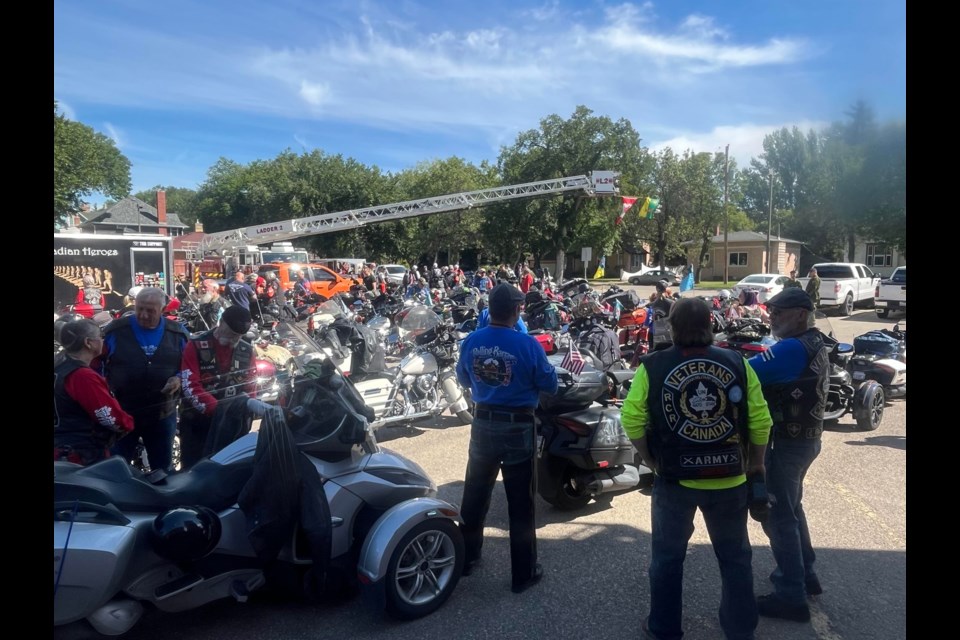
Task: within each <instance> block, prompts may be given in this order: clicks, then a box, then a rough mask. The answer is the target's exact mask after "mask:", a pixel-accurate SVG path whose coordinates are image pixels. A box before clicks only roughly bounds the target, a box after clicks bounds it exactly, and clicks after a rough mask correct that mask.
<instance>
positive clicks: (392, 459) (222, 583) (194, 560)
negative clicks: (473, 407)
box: [53, 364, 464, 635]
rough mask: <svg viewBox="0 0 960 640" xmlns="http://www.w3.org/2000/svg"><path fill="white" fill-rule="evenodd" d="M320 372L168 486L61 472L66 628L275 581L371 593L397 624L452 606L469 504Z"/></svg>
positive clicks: (314, 591) (58, 599)
mask: <svg viewBox="0 0 960 640" xmlns="http://www.w3.org/2000/svg"><path fill="white" fill-rule="evenodd" d="M311 374H312V376H315V377H307V376H304V377H301V378H298V379H296V381H295V384H293V385H292V386H291V388H290V395H289V396H285V407H286V409H285V410H283V409H280V408H270V409H267V410H266V412H265V415H264V416H263V421H262V424H261V429H260V431H259V432H256V433H250V434H247V435H245V436H243V437H241V438H240V439H239V440H236V441H234V442H233V443H231V444H230V445H228V446H227V447H225V448H224V449H222V450H221V451H219V452H217V453H216V454H214V455H213V456H212V457H210V458H209V459H205V460H202V461H201V462H199V463H198V464H197V465H196V466H194V467H193V468H192V469H191V470H190V471H188V472H185V473H181V474H175V475H172V476H170V477H168V478H166V479H165V480H164V481H163V482H164V484H162V485H157V486H155V485H151V484H149V483H147V482H145V481H144V479H143V477H142V476H141V475H140V474H139V473H138V472H137V471H136V470H135V469H134V468H133V467H131V466H130V465H128V464H127V463H126V462H125V461H123V460H122V459H119V458H108V459H107V460H104V461H103V462H99V463H97V464H94V465H91V466H89V467H81V466H79V465H75V464H71V463H65V462H55V463H54V507H53V519H54V524H53V530H54V541H53V562H54V596H53V603H54V616H53V623H54V626H55V627H56V626H60V625H65V624H68V623H72V622H75V621H78V620H84V619H85V620H87V621H88V622H89V623H90V624H91V625H92V626H93V627H94V629H96V630H97V631H98V632H99V633H101V634H104V635H120V634H122V633H125V632H127V631H129V630H130V629H131V628H132V627H133V626H134V625H135V624H136V623H137V621H138V620H139V619H140V617H141V615H142V613H143V611H144V605H145V604H147V605H154V606H155V607H156V608H157V609H160V610H161V611H166V612H179V611H187V610H191V609H194V608H197V607H200V606H202V605H204V604H206V603H209V602H212V601H215V600H219V599H226V598H231V597H232V598H234V599H235V600H237V601H238V602H245V601H246V600H247V599H248V597H249V595H250V594H251V593H252V592H254V591H256V590H259V589H262V588H264V587H266V588H271V587H272V588H278V589H289V590H291V591H293V592H294V594H296V595H298V596H304V595H306V596H321V597H322V596H325V595H329V596H331V597H336V596H338V595H342V593H343V592H345V591H352V590H353V589H355V588H359V590H360V591H361V592H362V594H363V595H364V596H365V600H367V601H368V602H374V603H377V604H378V605H379V606H380V607H382V609H383V610H385V611H386V612H387V613H388V614H389V615H391V616H393V617H396V618H399V619H413V618H419V617H422V616H425V615H428V614H430V613H432V612H433V611H435V610H436V609H438V608H439V607H440V606H441V605H443V603H444V602H445V601H446V600H447V599H448V598H449V597H450V595H451V593H452V592H453V590H454V588H455V587H456V585H457V583H458V581H459V578H460V573H461V570H462V567H463V561H464V547H463V539H462V534H461V531H460V525H461V524H462V519H461V517H460V514H459V511H458V509H457V507H455V506H454V505H451V504H449V503H447V502H445V501H443V500H440V499H438V498H437V497H436V494H437V487H436V484H435V483H434V482H433V481H432V480H431V479H430V478H429V477H428V476H427V475H426V473H425V472H424V470H423V469H422V468H421V467H420V466H419V465H417V464H416V463H415V462H412V461H410V460H407V459H406V458H404V457H402V456H400V455H399V454H396V453H393V452H391V451H388V450H384V449H381V448H380V447H379V445H378V444H377V441H376V438H375V436H374V429H373V427H372V426H371V423H370V421H369V419H370V418H371V417H372V414H371V413H370V412H369V409H368V408H366V407H365V406H364V405H363V401H362V399H361V398H360V396H359V394H358V393H357V391H356V389H355V388H354V387H353V386H352V385H351V384H350V381H349V380H347V379H345V378H344V377H343V376H342V375H340V374H339V372H337V371H336V369H335V367H333V366H332V364H329V365H327V364H323V365H321V366H319V367H317V370H316V371H311ZM264 475H269V476H270V477H272V478H275V479H276V482H278V483H279V484H283V485H285V486H282V487H281V486H277V487H274V486H273V484H272V483H271V485H270V486H264V485H263V482H262V478H263V477H264ZM316 476H319V477H316ZM291 478H292V479H293V480H291ZM314 478H315V481H313V479H314ZM321 479H322V480H321ZM290 482H293V483H294V484H293V486H286V485H288V484H289V483H290ZM321 482H322V484H321ZM265 489H269V490H270V491H265ZM274 489H276V490H274ZM281 489H282V490H281ZM247 492H251V493H252V494H253V496H254V497H253V499H252V502H251V499H250V495H251V493H247ZM291 495H292V496H299V497H300V498H299V499H301V500H303V502H302V504H304V505H308V506H305V507H302V508H297V505H296V504H294V503H296V501H297V500H298V498H297V497H294V498H292V501H293V502H291V507H292V511H293V514H295V515H293V517H292V518H291V520H292V522H287V524H288V525H289V526H283V524H282V523H281V526H275V525H277V520H272V519H271V516H272V515H273V514H274V513H275V512H274V511H271V509H276V511H277V512H283V513H286V511H283V510H284V509H285V508H286V507H284V506H283V505H284V504H286V503H285V500H286V501H290V500H291V499H290V497H289V496H291ZM245 496H247V497H245ZM258 500H259V501H258ZM267 502H269V503H270V504H266V503H267ZM245 509H246V511H245ZM261 515H264V516H265V517H266V518H267V520H266V523H263V522H261V521H260V520H259V517H260V516H261ZM254 521H256V523H257V525H258V526H257V527H253V526H252V525H253V523H254ZM263 524H267V525H271V526H261V525H263ZM272 527H273V528H272Z"/></svg>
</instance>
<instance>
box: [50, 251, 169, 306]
mask: <svg viewBox="0 0 960 640" xmlns="http://www.w3.org/2000/svg"><path fill="white" fill-rule="evenodd" d="M87 274H89V275H91V276H93V278H94V281H95V282H96V284H97V286H98V287H100V290H101V291H102V292H103V298H104V308H106V309H121V308H123V297H124V296H125V295H127V292H128V291H129V290H130V288H131V287H134V286H148V287H159V288H161V289H163V290H164V291H165V292H166V293H167V295H172V294H173V238H172V237H170V236H160V235H102V234H89V233H55V234H53V310H54V313H56V312H58V311H60V310H61V309H63V308H64V307H66V306H67V305H70V304H74V303H75V302H76V301H77V292H78V291H79V290H80V289H81V287H82V286H83V276H84V275H87Z"/></svg>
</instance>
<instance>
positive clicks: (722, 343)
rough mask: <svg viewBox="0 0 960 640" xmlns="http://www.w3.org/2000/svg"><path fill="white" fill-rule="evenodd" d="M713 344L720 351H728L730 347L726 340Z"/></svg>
mask: <svg viewBox="0 0 960 640" xmlns="http://www.w3.org/2000/svg"><path fill="white" fill-rule="evenodd" d="M714 344H715V345H717V346H718V347H720V348H721V349H728V348H729V347H730V343H729V342H727V341H726V340H717V341H716V342H715V343H714Z"/></svg>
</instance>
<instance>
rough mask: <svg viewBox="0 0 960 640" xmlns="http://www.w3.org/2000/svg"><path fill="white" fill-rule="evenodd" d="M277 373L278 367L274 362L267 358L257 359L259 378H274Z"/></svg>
mask: <svg viewBox="0 0 960 640" xmlns="http://www.w3.org/2000/svg"><path fill="white" fill-rule="evenodd" d="M275 375H277V368H276V367H275V366H274V365H273V363H272V362H267V361H266V360H257V377H258V378H272V377H273V376H275Z"/></svg>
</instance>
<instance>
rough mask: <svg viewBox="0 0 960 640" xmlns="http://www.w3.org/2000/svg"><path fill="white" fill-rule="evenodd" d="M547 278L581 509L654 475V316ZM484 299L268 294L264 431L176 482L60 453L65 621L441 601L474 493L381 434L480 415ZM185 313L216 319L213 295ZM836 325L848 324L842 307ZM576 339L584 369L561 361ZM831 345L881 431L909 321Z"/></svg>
mask: <svg viewBox="0 0 960 640" xmlns="http://www.w3.org/2000/svg"><path fill="white" fill-rule="evenodd" d="M539 284H540V287H538V288H536V289H535V290H531V292H530V293H529V294H528V295H527V298H526V303H525V309H524V313H523V319H524V321H525V323H526V324H527V327H528V330H529V332H530V334H532V335H533V336H534V337H535V338H536V339H537V340H538V342H539V343H540V344H541V345H542V346H543V348H544V350H545V351H546V353H547V354H548V359H549V360H550V362H551V363H552V364H553V365H554V366H556V367H557V371H558V377H559V379H560V387H559V390H558V393H557V394H556V395H551V396H547V395H541V397H540V402H539V406H538V408H537V416H538V432H537V441H536V442H537V456H538V483H537V487H538V492H539V493H540V495H541V496H542V497H543V499H544V500H546V501H547V502H548V503H549V504H551V505H553V506H554V507H556V508H558V509H563V510H576V509H580V508H583V507H584V506H586V505H587V504H588V503H589V502H590V501H591V500H594V499H602V498H605V497H609V496H612V495H615V494H616V493H618V492H623V491H628V490H633V489H636V488H638V487H643V486H647V485H649V484H651V483H652V481H653V472H652V471H651V470H650V469H649V468H647V467H645V466H644V465H642V464H641V463H640V460H639V456H638V454H637V452H636V450H635V449H634V448H633V446H632V444H631V443H630V440H629V438H628V437H627V436H626V434H625V432H624V430H623V428H622V426H621V407H622V403H623V399H624V398H625V397H626V394H627V392H628V391H629V386H630V381H631V380H632V378H633V373H634V371H635V368H636V366H637V364H638V363H639V360H640V359H641V358H642V357H643V355H644V354H646V353H647V352H648V351H649V349H650V348H651V345H652V344H655V343H654V341H653V340H652V335H651V334H652V332H653V327H654V323H655V321H656V320H657V315H656V313H654V311H653V310H652V308H651V307H650V306H649V305H648V304H647V302H646V301H643V300H641V299H640V298H638V297H637V296H636V294H635V293H633V292H631V291H624V290H622V289H619V288H618V287H611V288H609V289H607V290H606V291H603V292H600V291H597V290H595V289H593V288H592V287H591V286H590V285H589V283H588V282H586V281H585V280H582V279H576V280H571V281H568V282H564V283H562V284H559V285H556V284H555V283H552V282H550V281H541V282H540V283H539ZM485 301H486V293H485V292H482V291H479V290H477V289H474V288H470V287H459V288H456V289H452V290H433V291H432V292H431V293H430V294H423V295H421V296H419V297H414V298H413V299H408V300H405V299H403V298H402V297H401V296H400V295H399V294H397V293H396V292H387V293H382V294H379V295H374V294H372V293H369V292H366V291H365V290H362V288H356V289H355V290H352V291H351V292H350V293H349V294H340V295H338V296H334V297H333V298H331V299H329V300H324V299H321V298H320V297H313V298H306V299H300V300H294V299H292V298H288V299H286V300H284V301H282V304H272V305H270V306H265V307H263V308H259V307H258V308H256V309H255V310H254V316H255V318H256V321H257V322H256V325H255V328H254V329H253V330H252V331H251V334H250V335H248V338H250V339H251V340H252V341H253V342H254V343H255V345H256V347H257V365H256V366H257V371H258V376H257V382H258V395H260V396H261V398H262V399H265V400H267V401H269V402H271V403H273V405H274V406H273V408H271V409H269V410H268V411H267V414H266V415H265V416H264V417H263V419H262V421H261V426H260V429H259V431H258V432H257V433H250V434H247V435H245V436H242V437H241V438H239V439H238V440H236V441H234V442H233V443H231V444H230V445H228V446H227V447H226V448H224V449H222V450H221V451H219V452H217V453H216V454H214V455H213V456H211V457H210V458H209V459H205V460H203V461H201V462H200V463H198V464H197V465H196V466H194V467H193V468H192V469H190V470H188V471H185V472H182V473H175V474H172V475H170V476H168V477H166V478H165V479H163V480H162V481H161V482H160V483H159V484H151V483H150V482H148V481H147V480H146V479H145V478H146V475H145V470H144V469H142V468H138V467H137V466H136V465H131V464H128V461H124V460H122V459H118V458H109V459H107V460H105V461H103V462H101V463H97V464H95V465H92V466H90V467H80V466H78V465H73V464H70V463H63V462H55V463H54V475H55V479H54V625H55V626H58V625H64V624H68V623H72V622H75V621H78V620H86V621H87V622H89V624H91V625H92V626H93V627H94V629H96V630H97V631H98V632H100V633H102V634H105V635H119V634H122V633H125V632H127V631H129V630H130V629H132V628H133V627H134V626H135V625H136V623H137V621H138V620H139V619H140V618H141V617H142V614H143V612H144V608H145V607H146V606H151V607H155V608H156V609H159V610H161V611H169V612H176V611H186V610H190V609H193V608H196V607H199V606H202V605H204V604H206V603H208V602H212V601H214V600H218V599H226V598H234V599H235V600H237V601H239V602H243V601H246V600H247V599H248V597H249V596H250V594H251V593H253V592H254V591H257V590H261V589H281V590H283V591H284V592H285V593H290V594H292V595H294V596H296V597H310V598H319V599H323V598H331V597H342V596H343V594H345V593H353V592H361V593H363V595H364V596H365V600H367V601H368V602H371V603H374V604H375V605H376V606H377V607H378V608H379V609H380V610H382V611H385V612H386V613H388V614H389V615H391V616H393V617H396V618H399V619H413V618H418V617H422V616H425V615H428V614H430V613H431V612H433V611H435V610H436V609H437V608H439V607H440V606H442V605H443V603H444V602H445V601H446V600H447V599H448V598H449V597H450V595H451V593H452V592H453V590H454V589H455V588H456V585H457V583H458V581H459V578H460V575H461V570H462V566H463V562H464V545H463V539H462V534H461V531H460V525H461V524H462V519H461V517H460V514H459V508H458V507H457V506H456V505H453V504H450V503H447V502H445V501H443V500H440V499H439V498H437V487H436V484H435V483H434V482H433V481H432V480H431V479H430V478H429V477H428V476H427V474H426V473H425V472H424V471H423V469H422V468H421V467H420V466H419V465H417V464H416V463H415V462H413V461H411V460H408V459H406V458H404V457H403V456H400V455H398V454H396V453H394V452H391V451H389V450H386V449H382V448H381V447H380V446H379V445H378V443H377V438H376V431H377V429H379V428H380V427H383V426H388V425H393V424H409V423H412V422H416V421H420V420H431V419H434V418H436V417H437V416H439V415H440V414H442V413H450V414H452V415H454V416H456V419H457V420H458V421H459V422H460V423H461V424H464V425H466V424H469V423H470V422H471V420H472V409H473V403H472V400H471V399H470V393H469V390H464V389H462V388H461V386H460V384H459V382H458V381H457V378H456V375H455V371H454V369H455V366H456V363H457V360H458V358H459V351H460V345H461V343H462V341H463V339H464V338H465V337H466V336H467V335H468V334H469V332H470V331H473V330H475V328H476V324H477V318H478V315H479V313H480V311H481V310H482V309H483V308H484V306H485ZM711 302H714V301H712V300H711ZM717 306H718V308H719V306H720V303H719V302H718V303H717ZM71 311H73V310H71ZM171 316H172V317H175V318H176V319H178V320H179V321H180V322H183V323H184V324H185V326H187V328H188V330H190V331H191V332H196V331H202V330H205V329H206V328H207V322H206V320H205V318H204V314H203V313H202V312H201V309H200V306H199V305H198V304H197V303H196V302H195V301H191V300H189V299H188V300H185V301H183V303H182V304H180V305H179V308H178V309H175V310H171ZM818 324H820V320H818ZM715 328H716V329H717V340H716V343H717V344H718V345H719V346H723V347H727V348H733V349H735V350H737V351H739V352H741V353H742V354H743V355H745V356H746V357H749V356H751V355H755V354H756V353H758V352H760V351H762V350H763V349H766V348H768V347H769V345H770V344H772V342H773V339H772V338H771V337H770V336H769V328H768V327H766V325H763V323H762V322H759V321H757V322H739V323H728V322H726V321H725V320H724V317H723V314H722V312H721V313H718V314H717V326H716V327H715ZM822 330H823V331H824V333H827V334H828V335H832V329H831V327H829V322H828V321H825V322H824V323H823V326H822ZM861 338H863V339H862V340H861ZM574 347H575V348H576V349H577V350H578V351H579V352H580V353H581V355H582V356H583V359H584V361H585V364H584V367H583V369H582V370H581V371H579V372H578V373H574V372H571V371H568V370H566V369H565V368H564V367H563V362H564V355H565V354H566V353H568V352H569V351H570V350H571V349H573V348H574ZM831 347H832V351H831V377H830V398H829V404H828V415H827V419H834V420H835V419H838V418H839V417H841V416H842V415H844V414H845V413H847V412H851V413H853V414H854V417H855V418H856V420H857V424H858V425H860V427H861V428H864V429H875V428H877V426H879V424H880V421H881V419H882V415H883V406H884V403H885V399H886V398H887V397H892V396H893V395H894V394H902V395H905V393H906V373H905V368H906V332H905V331H900V329H899V326H897V327H895V328H894V329H893V330H892V331H885V332H880V335H879V336H877V335H873V336H867V337H864V336H861V337H859V338H858V339H857V340H856V341H855V344H854V345H845V344H840V343H838V342H836V340H833V341H832V343H831ZM56 348H57V345H56V344H55V350H56ZM141 466H142V465H141Z"/></svg>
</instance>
